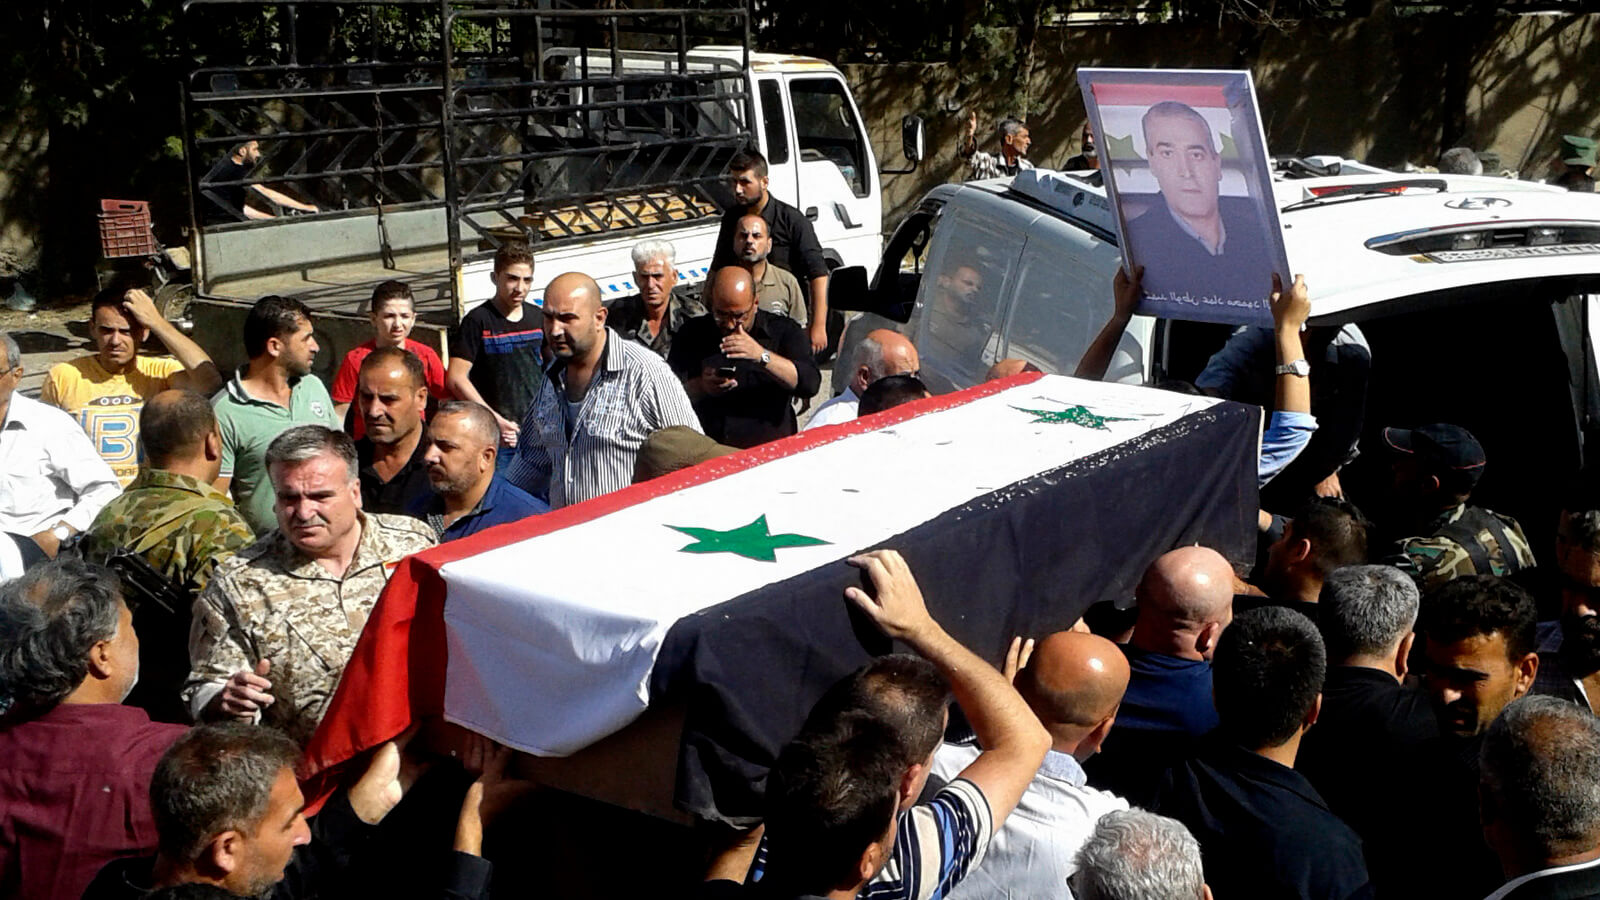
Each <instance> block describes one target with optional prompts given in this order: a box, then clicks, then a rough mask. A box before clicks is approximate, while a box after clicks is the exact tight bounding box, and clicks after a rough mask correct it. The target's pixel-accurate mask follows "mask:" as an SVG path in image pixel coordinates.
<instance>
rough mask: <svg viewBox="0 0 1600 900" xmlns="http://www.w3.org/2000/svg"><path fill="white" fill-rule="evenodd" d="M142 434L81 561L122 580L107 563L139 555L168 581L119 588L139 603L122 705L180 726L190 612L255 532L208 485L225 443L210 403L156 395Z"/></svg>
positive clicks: (187, 394)
mask: <svg viewBox="0 0 1600 900" xmlns="http://www.w3.org/2000/svg"><path fill="white" fill-rule="evenodd" d="M139 434H140V440H141V442H142V443H143V445H144V450H145V467H144V468H143V469H141V470H140V472H139V474H138V475H137V476H136V477H135V478H134V480H133V481H132V483H130V484H129V485H128V487H127V489H126V490H125V491H123V493H122V495H121V496H119V497H117V498H116V499H115V500H112V501H111V502H110V503H108V504H107V505H106V507H105V509H103V510H101V511H100V515H99V516H97V517H96V518H95V520H94V524H92V525H90V526H89V530H88V532H87V533H86V534H85V535H84V538H83V542H82V544H81V545H80V548H81V550H82V553H83V556H84V558H85V559H88V560H89V561H91V562H95V563H99V564H101V565H108V566H111V567H113V568H114V569H115V570H117V571H118V572H119V574H121V573H123V572H124V571H125V570H124V569H123V567H122V566H120V565H118V564H117V562H116V561H115V560H114V559H113V557H114V556H116V555H117V554H118V552H119V551H128V552H131V553H133V554H137V555H138V556H139V557H141V558H143V560H144V561H145V562H146V563H148V564H149V567H150V569H151V570H153V571H154V573H155V574H159V575H160V576H162V577H163V578H165V579H166V581H167V584H166V585H164V586H157V592H158V595H157V596H155V597H144V596H137V595H139V593H140V591H139V590H138V587H137V586H136V585H134V584H124V592H125V593H127V594H128V595H129V596H130V598H133V597H135V596H137V601H139V602H138V605H137V607H136V608H135V611H134V615H133V627H134V630H135V631H137V632H138V634H139V671H140V678H139V684H138V686H137V687H135V688H134V690H133V693H132V694H130V695H128V700H127V702H128V703H129V704H131V705H133V706H137V707H140V708H142V709H144V710H145V711H147V712H149V713H150V717H151V718H153V719H155V720H157V721H161V722H186V721H188V713H187V712H186V711H185V710H184V707H183V703H182V702H181V701H180V700H179V699H178V693H179V691H181V690H182V688H183V683H184V679H185V678H186V677H187V676H188V674H189V666H188V653H187V649H186V648H187V646H188V640H189V626H190V607H191V605H192V604H193V602H194V597H195V595H196V594H198V593H199V592H200V591H201V590H202V589H203V588H205V586H206V583H207V582H208V581H210V579H211V572H212V570H213V569H215V568H216V566H217V564H218V563H220V562H221V561H222V560H224V559H226V558H228V557H230V556H232V555H233V554H234V553H236V552H238V551H239V550H241V549H243V548H244V547H246V546H248V545H249V544H250V542H251V541H253V540H255V535H254V534H252V533H251V531H250V526H249V525H247V524H245V521H244V516H241V515H240V514H239V512H238V511H237V510H235V509H234V508H233V501H231V500H229V499H228V498H227V496H226V495H225V494H222V493H220V492H218V491H217V490H216V488H213V487H212V486H211V483H212V482H213V481H216V479H217V472H218V471H220V469H221V466H222V437H221V435H220V434H218V433H217V419H216V416H215V415H213V414H212V412H211V403H210V401H208V400H207V399H206V398H205V397H203V396H201V395H200V394H197V393H195V392H194V391H190V390H169V391H162V392H161V393H159V394H156V395H155V396H153V397H151V398H150V400H149V401H147V402H146V403H145V406H144V409H143V410H141V411H140V413H139ZM124 580H125V581H128V580H136V579H126V578H125V579H124ZM161 587H165V588H166V590H165V591H161V590H160V588H161Z"/></svg>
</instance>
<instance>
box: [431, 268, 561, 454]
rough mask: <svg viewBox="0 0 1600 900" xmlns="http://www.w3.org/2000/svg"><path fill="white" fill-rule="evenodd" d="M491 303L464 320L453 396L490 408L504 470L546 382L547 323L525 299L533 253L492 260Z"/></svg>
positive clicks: (455, 353)
mask: <svg viewBox="0 0 1600 900" xmlns="http://www.w3.org/2000/svg"><path fill="white" fill-rule="evenodd" d="M494 285H495V292H494V297H493V299H491V300H489V301H488V302H487V303H484V304H482V305H480V306H478V307H477V308H475V309H473V310H472V311H471V312H469V313H467V314H466V316H464V317H462V319H461V326H460V328H459V329H458V330H457V331H456V342H455V345H454V346H453V347H451V353H450V371H449V374H448V375H447V376H446V379H445V380H446V382H447V384H448V386H449V388H450V392H451V393H452V394H454V395H455V396H456V397H457V398H459V399H462V400H471V401H472V402H473V403H477V404H480V405H482V406H487V407H488V408H489V409H490V410H491V411H492V412H493V413H494V418H495V421H496V423H498V424H499V426H500V460H501V462H500V464H501V465H502V466H504V465H505V464H506V463H507V462H508V461H509V459H510V457H511V456H512V455H514V454H513V453H512V452H511V451H512V450H513V449H514V448H515V447H516V446H517V430H518V428H519V427H520V423H521V422H522V417H523V416H524V415H526V414H527V412H528V406H529V404H531V403H532V402H533V398H534V397H536V396H538V393H539V385H540V384H542V383H543V382H544V360H543V355H542V348H543V345H544V328H543V324H544V323H543V320H542V318H541V317H540V313H539V308H538V307H537V306H534V305H533V304H532V303H527V302H525V301H524V299H523V298H525V297H527V296H528V292H529V291H531V290H532V289H533V251H531V250H529V249H528V245H527V244H521V243H516V244H506V245H505V246H504V247H501V248H500V250H499V252H497V253H495V255H494Z"/></svg>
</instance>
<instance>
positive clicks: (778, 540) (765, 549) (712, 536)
mask: <svg viewBox="0 0 1600 900" xmlns="http://www.w3.org/2000/svg"><path fill="white" fill-rule="evenodd" d="M667 527H668V528H671V529H672V530H673V531H681V532H683V533H684V534H687V535H688V536H690V537H692V538H694V539H695V542H694V543H692V544H690V545H688V546H687V547H684V548H683V549H682V550H680V551H679V552H680V553H737V554H738V555H740V556H743V557H745V558H746V559H755V560H760V561H762V562H777V561H778V555H777V553H776V552H774V551H776V550H778V549H779V548H782V547H816V546H819V545H825V544H827V543H828V542H827V541H824V540H822V539H820V538H814V537H809V536H807V535H803V534H772V533H771V532H769V531H768V530H767V517H766V516H765V515H761V516H757V517H756V520H755V521H754V522H751V523H750V524H749V525H742V526H740V527H738V528H734V529H731V530H729V531H718V530H716V529H715V528H692V527H689V526H687V525H668V526H667Z"/></svg>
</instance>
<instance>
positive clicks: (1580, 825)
mask: <svg viewBox="0 0 1600 900" xmlns="http://www.w3.org/2000/svg"><path fill="white" fill-rule="evenodd" d="M1479 760H1480V762H1479V776H1478V778H1479V780H1478V798H1479V809H1480V810H1481V813H1482V819H1483V836H1484V838H1485V839H1486V840H1487V841H1488V842H1489V847H1490V848H1491V849H1493V850H1494V853H1495V855H1496V856H1498V857H1499V858H1500V867H1501V868H1502V869H1503V870H1504V871H1505V873H1506V877H1507V878H1509V879H1511V880H1510V881H1507V882H1506V883H1505V884H1504V885H1503V886H1502V887H1501V888H1500V889H1499V890H1497V891H1495V892H1494V893H1493V894H1490V895H1489V898H1488V900H1533V898H1536V897H1537V898H1546V897H1548V898H1556V897H1595V896H1600V720H1597V719H1596V718H1595V717H1594V716H1593V715H1591V714H1590V713H1589V712H1588V711H1586V710H1583V709H1579V708H1578V707H1577V706H1576V705H1574V704H1571V703H1567V702H1565V701H1562V700H1559V699H1557V698H1555V697H1543V696H1530V697H1523V698H1522V699H1520V700H1516V701H1513V702H1512V703H1511V704H1509V705H1508V706H1506V708H1505V710H1504V711H1503V712H1501V713H1500V718H1498V719H1496V720H1495V722H1494V724H1493V725H1490V726H1489V731H1488V733H1487V734H1486V735H1484V740H1483V750H1482V753H1481V755H1480V757H1479Z"/></svg>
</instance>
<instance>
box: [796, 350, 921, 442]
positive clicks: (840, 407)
mask: <svg viewBox="0 0 1600 900" xmlns="http://www.w3.org/2000/svg"><path fill="white" fill-rule="evenodd" d="M850 364H851V369H852V372H853V374H852V375H851V376H850V383H849V384H848V385H846V386H845V389H844V392H843V393H841V394H840V395H839V396H837V397H834V398H833V399H832V400H829V401H828V402H827V403H824V404H822V405H821V406H819V407H817V411H816V412H814V413H812V414H811V420H810V421H809V422H807V423H806V427H805V428H802V429H800V430H801V431H809V430H811V429H813V428H818V427H821V426H823V425H838V424H839V423H841V422H849V421H852V420H853V419H855V417H856V409H857V407H859V406H860V405H861V395H862V394H864V393H866V390H867V388H868V387H869V386H871V384H872V383H873V382H874V381H877V380H878V379H879V378H883V377H886V376H889V375H915V374H917V370H918V369H920V368H922V362H921V361H920V360H918V359H917V348H916V346H915V345H914V344H912V343H911V339H910V338H907V337H906V336H905V335H903V334H901V333H900V332H898V331H891V330H889V329H887V328H879V329H877V330H876V331H870V332H868V333H867V336H866V337H864V338H862V339H861V343H859V344H857V345H856V352H855V355H854V356H853V357H852V358H851V360H850Z"/></svg>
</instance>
